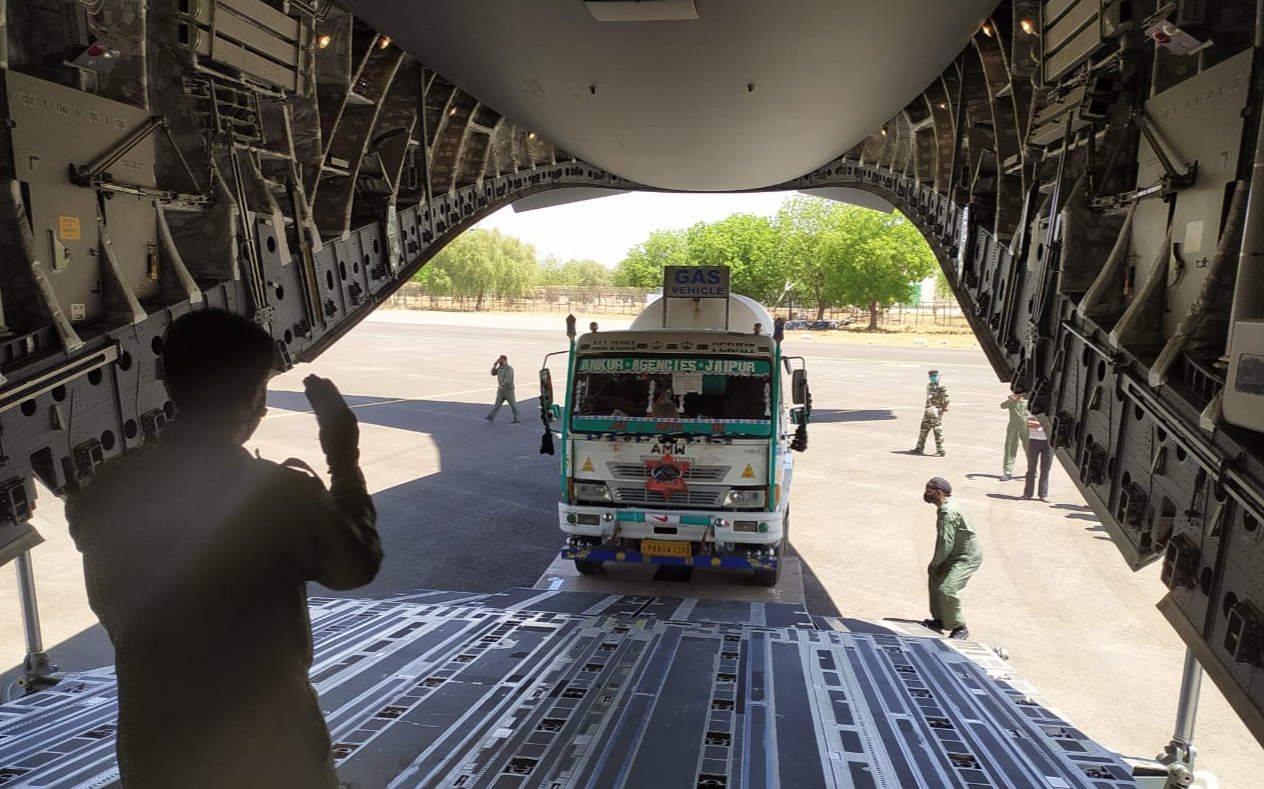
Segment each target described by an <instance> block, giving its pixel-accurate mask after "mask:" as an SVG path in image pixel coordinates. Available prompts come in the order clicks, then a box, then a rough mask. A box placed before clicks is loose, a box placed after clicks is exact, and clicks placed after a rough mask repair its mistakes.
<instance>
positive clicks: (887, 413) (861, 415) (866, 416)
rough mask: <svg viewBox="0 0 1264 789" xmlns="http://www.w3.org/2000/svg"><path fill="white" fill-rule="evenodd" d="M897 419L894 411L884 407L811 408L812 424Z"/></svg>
mask: <svg viewBox="0 0 1264 789" xmlns="http://www.w3.org/2000/svg"><path fill="white" fill-rule="evenodd" d="M892 419H899V417H897V416H896V415H895V412H894V411H891V410H890V409H886V408H867V409H857V410H855V411H848V410H846V409H841V408H814V409H812V424H817V423H830V422H886V421H890V420H892Z"/></svg>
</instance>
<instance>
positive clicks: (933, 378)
mask: <svg viewBox="0 0 1264 789" xmlns="http://www.w3.org/2000/svg"><path fill="white" fill-rule="evenodd" d="M930 382H931V383H933V384H937V383H939V378H938V376H931V379H930Z"/></svg>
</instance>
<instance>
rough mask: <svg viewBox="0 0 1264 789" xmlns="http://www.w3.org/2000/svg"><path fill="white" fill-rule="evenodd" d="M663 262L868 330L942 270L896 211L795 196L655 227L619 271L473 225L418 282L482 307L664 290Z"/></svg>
mask: <svg viewBox="0 0 1264 789" xmlns="http://www.w3.org/2000/svg"><path fill="white" fill-rule="evenodd" d="M664 266H728V267H729V269H730V275H729V276H730V286H731V287H732V289H733V291H734V292H735V293H741V294H742V295H745V296H749V297H750V298H753V299H755V300H756V301H759V302H760V303H762V304H765V305H768V306H769V307H771V308H773V309H774V310H776V309H779V308H785V307H787V306H788V305H790V304H799V305H807V306H810V307H811V308H813V309H815V310H816V316H817V318H818V319H819V318H821V317H823V316H824V314H825V310H827V309H829V308H831V307H846V306H861V307H864V308H865V309H867V310H868V311H869V327H870V328H871V329H874V328H877V323H878V316H879V314H880V312H881V310H882V309H884V308H886V307H889V306H891V305H892V304H896V303H907V302H909V301H911V300H912V297H913V293H914V288H915V287H916V285H917V283H918V282H919V281H920V280H922V279H924V278H926V277H928V276H930V275H931V274H932V273H933V272H935V271H938V267H937V266H936V265H935V257H934V254H933V253H932V252H931V250H930V247H929V246H928V245H927V243H926V241H925V239H923V238H922V236H921V234H920V233H919V232H918V231H917V228H915V227H914V226H913V224H912V223H911V222H909V221H908V220H907V219H905V218H904V217H903V216H901V215H900V214H899V213H897V212H892V213H890V214H883V213H881V212H878V211H872V210H870V209H867V208H860V207H857V206H852V205H846V204H843V203H839V202H836V201H833V200H825V199H822V198H817V197H808V196H806V195H796V196H794V197H791V198H788V199H787V200H786V202H785V203H783V204H782V206H781V208H780V210H778V212H777V214H776V216H774V217H764V216H757V215H755V214H732V215H730V216H728V217H726V218H724V219H721V220H719V221H718V222H699V223H697V224H695V225H693V226H692V227H689V228H686V229H683V230H655V231H654V232H652V233H650V235H649V237H648V238H647V239H646V240H645V241H643V242H642V243H640V244H637V245H636V246H635V247H633V248H632V249H631V250H629V251H628V254H627V256H626V257H625V258H624V259H623V261H622V262H620V263H619V265H618V267H617V268H615V269H614V270H611V269H608V268H606V267H605V266H603V265H601V264H600V263H598V262H597V261H594V260H568V261H561V260H559V259H557V258H554V257H546V258H544V259H543V260H541V259H539V258H538V256H537V254H536V250H535V247H533V246H532V245H530V244H526V243H523V242H522V241H521V240H519V239H517V238H514V237H513V236H508V235H505V234H503V233H501V232H500V231H498V230H482V229H474V230H470V231H467V232H466V233H463V234H461V235H460V236H459V237H458V238H456V239H455V240H454V241H453V242H452V243H450V244H449V245H448V246H446V247H445V248H444V249H443V250H441V251H440V252H439V253H438V254H437V255H436V256H435V257H434V259H433V260H431V261H430V262H429V263H428V264H426V266H425V267H424V268H422V269H421V271H419V272H418V273H417V275H416V276H415V277H414V278H413V279H414V281H417V282H421V283H424V284H425V286H426V289H427V290H428V291H429V292H430V293H431V294H433V295H436V296H456V297H461V298H468V299H474V300H475V302H476V303H475V309H482V308H483V301H484V299H485V298H486V297H487V296H489V295H493V294H495V295H499V296H500V297H502V298H511V299H512V298H522V297H525V296H527V295H528V294H530V293H531V291H532V290H533V289H534V288H535V287H537V286H542V285H545V286H547V285H555V286H569V287H582V288H590V289H592V288H605V287H611V286H616V287H635V288H646V289H652V288H657V287H660V286H661V285H662V283H663V267H664ZM940 276H941V279H942V273H941V275H940Z"/></svg>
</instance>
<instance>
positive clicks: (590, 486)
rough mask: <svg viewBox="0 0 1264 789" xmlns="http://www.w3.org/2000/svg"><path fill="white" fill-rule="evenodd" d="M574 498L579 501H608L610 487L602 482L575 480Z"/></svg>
mask: <svg viewBox="0 0 1264 789" xmlns="http://www.w3.org/2000/svg"><path fill="white" fill-rule="evenodd" d="M575 498H576V499H578V500H580V501H610V488H609V486H607V485H606V483H604V482H576V483H575Z"/></svg>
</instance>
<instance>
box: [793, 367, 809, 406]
mask: <svg viewBox="0 0 1264 789" xmlns="http://www.w3.org/2000/svg"><path fill="white" fill-rule="evenodd" d="M807 400H808V371H807V370H803V369H799V370H795V371H794V372H793V373H791V374H790V401H791V402H793V403H794V404H795V405H803V404H804V403H806V402H807Z"/></svg>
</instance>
